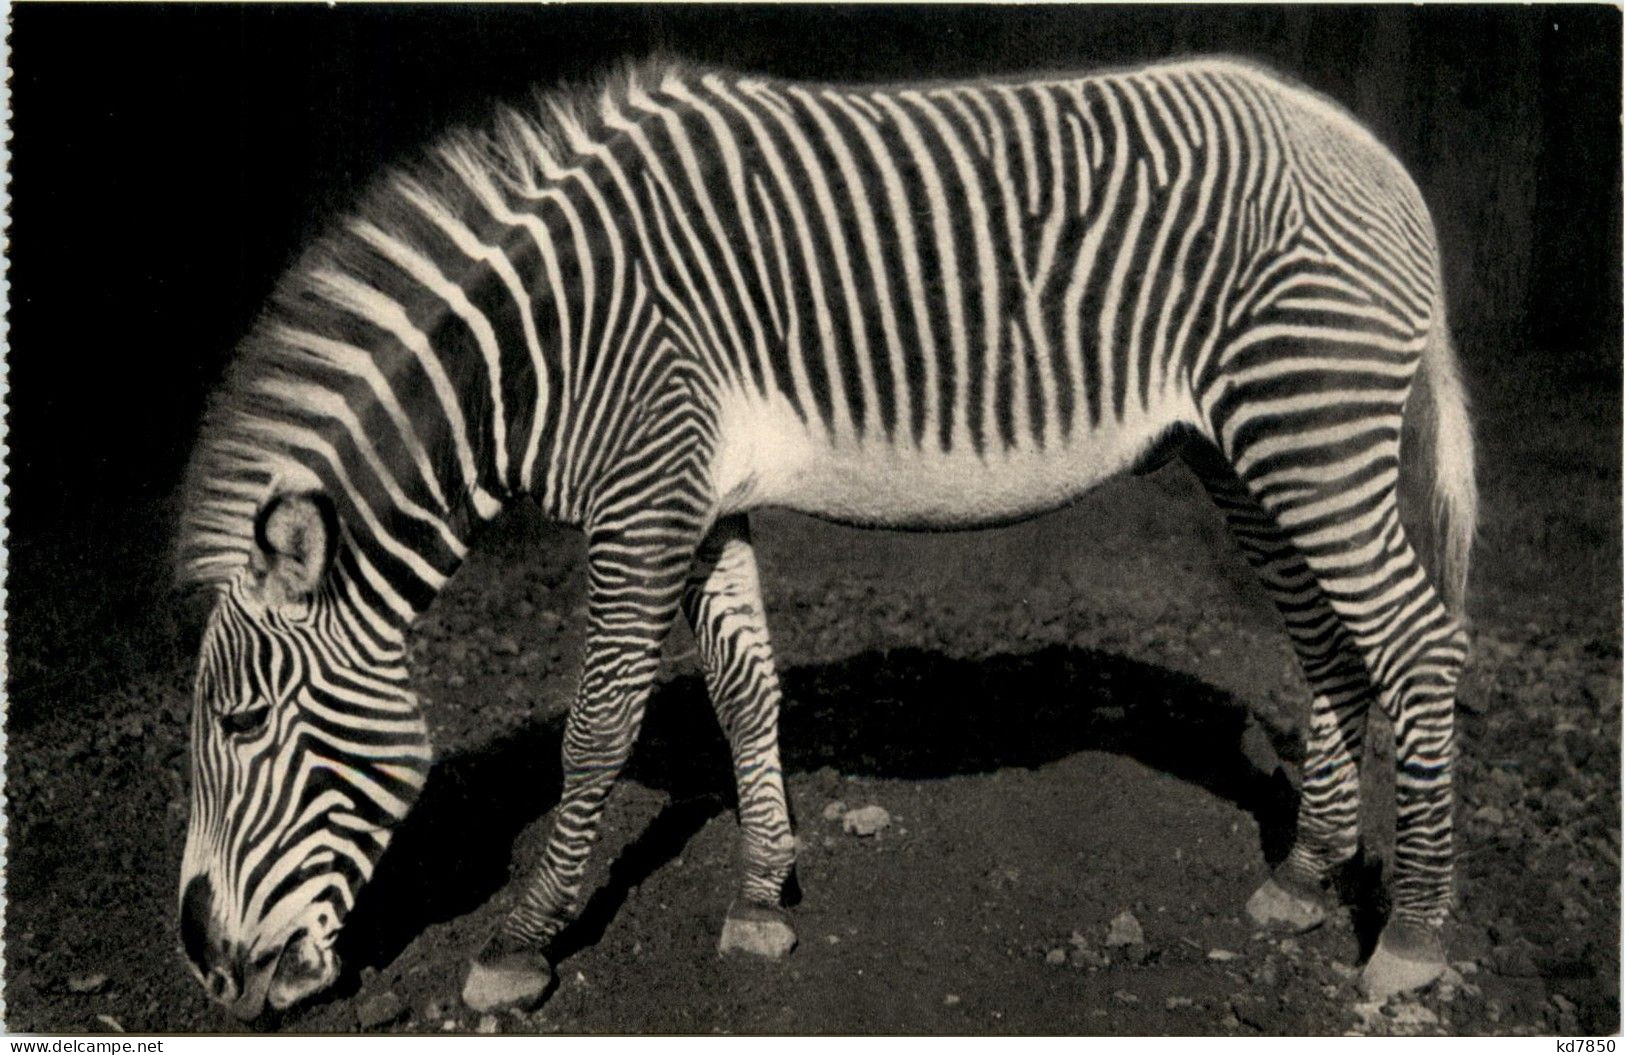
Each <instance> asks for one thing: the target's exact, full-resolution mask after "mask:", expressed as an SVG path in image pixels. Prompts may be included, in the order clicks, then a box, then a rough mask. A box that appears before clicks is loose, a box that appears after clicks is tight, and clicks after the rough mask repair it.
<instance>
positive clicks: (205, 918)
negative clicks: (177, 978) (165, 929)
mask: <svg viewBox="0 0 1625 1055" xmlns="http://www.w3.org/2000/svg"><path fill="white" fill-rule="evenodd" d="M213 902H214V894H213V891H211V890H210V889H209V881H208V880H207V879H204V878H203V877H202V876H194V877H193V878H192V880H191V882H189V883H187V884H186V892H185V893H184V894H183V895H182V896H181V948H182V949H183V950H184V951H185V953H186V958H187V959H188V960H191V961H192V964H193V966H195V967H196V968H197V969H198V971H199V973H201V974H203V975H205V976H208V975H210V974H211V973H212V968H211V964H210V961H211V960H212V959H213V957H211V956H210V955H209V913H210V911H211V910H212V907H213Z"/></svg>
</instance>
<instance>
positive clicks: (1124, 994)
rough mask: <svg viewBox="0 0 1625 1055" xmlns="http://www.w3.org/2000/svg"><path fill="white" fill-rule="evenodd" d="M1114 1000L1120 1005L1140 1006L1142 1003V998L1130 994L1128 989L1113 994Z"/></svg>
mask: <svg viewBox="0 0 1625 1055" xmlns="http://www.w3.org/2000/svg"><path fill="white" fill-rule="evenodd" d="M1112 999H1113V1000H1115V1001H1117V1002H1118V1003H1119V1004H1138V1003H1139V1002H1140V998H1139V997H1137V996H1135V995H1134V994H1133V993H1131V992H1129V991H1128V990H1127V989H1119V990H1117V991H1116V992H1115V993H1113V994H1112Z"/></svg>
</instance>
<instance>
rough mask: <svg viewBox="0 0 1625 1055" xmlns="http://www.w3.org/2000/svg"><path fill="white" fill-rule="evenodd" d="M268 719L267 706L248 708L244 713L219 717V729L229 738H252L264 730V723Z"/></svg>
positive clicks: (238, 712) (269, 715)
mask: <svg viewBox="0 0 1625 1055" xmlns="http://www.w3.org/2000/svg"><path fill="white" fill-rule="evenodd" d="M270 717H271V708H270V707H269V706H266V705H261V706H259V707H250V708H249V709H248V710H246V711H234V712H233V713H231V714H223V715H221V716H220V727H221V728H222V729H224V730H225V731H226V732H227V733H228V734H229V735H231V736H253V735H254V734H255V733H257V732H259V731H260V730H261V729H264V728H265V721H266V719H268V718H270Z"/></svg>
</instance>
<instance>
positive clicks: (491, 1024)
mask: <svg viewBox="0 0 1625 1055" xmlns="http://www.w3.org/2000/svg"><path fill="white" fill-rule="evenodd" d="M498 1025H499V1023H498V1022H497V1017H496V1016H495V1015H481V1016H480V1020H479V1021H478V1022H476V1023H475V1024H474V1032H476V1033H484V1034H486V1035H487V1036H489V1035H491V1034H493V1033H495V1032H496V1031H497V1026H498Z"/></svg>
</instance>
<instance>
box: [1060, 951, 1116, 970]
mask: <svg viewBox="0 0 1625 1055" xmlns="http://www.w3.org/2000/svg"><path fill="white" fill-rule="evenodd" d="M1067 962H1068V963H1070V964H1071V965H1072V966H1073V967H1074V968H1077V969H1079V970H1082V969H1084V968H1091V969H1096V968H1101V967H1110V966H1111V965H1112V961H1111V958H1110V957H1109V956H1107V955H1106V954H1105V953H1102V952H1097V951H1095V950H1094V949H1090V948H1085V947H1081V946H1080V947H1079V948H1076V949H1073V950H1072V954H1071V955H1070V956H1068V957H1067Z"/></svg>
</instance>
